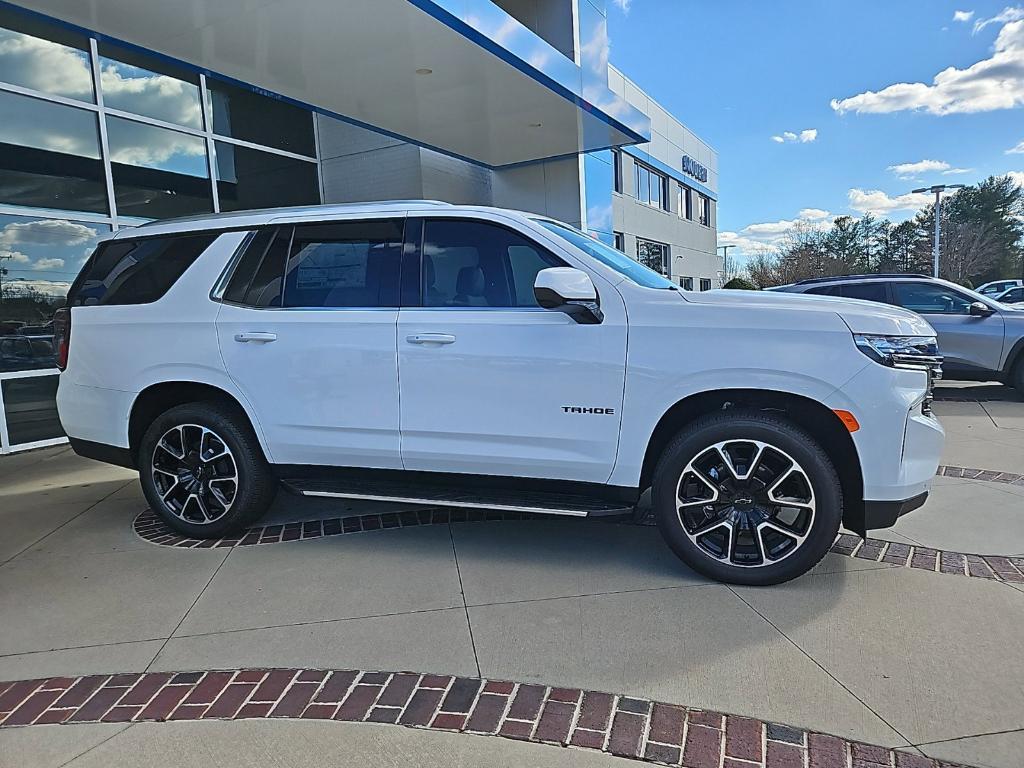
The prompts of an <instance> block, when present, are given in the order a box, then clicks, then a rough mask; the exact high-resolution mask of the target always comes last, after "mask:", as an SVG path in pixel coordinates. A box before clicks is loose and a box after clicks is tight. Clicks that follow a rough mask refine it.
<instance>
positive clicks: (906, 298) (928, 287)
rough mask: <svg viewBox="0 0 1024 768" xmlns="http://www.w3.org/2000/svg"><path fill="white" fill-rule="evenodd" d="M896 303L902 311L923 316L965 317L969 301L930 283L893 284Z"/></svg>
mask: <svg viewBox="0 0 1024 768" xmlns="http://www.w3.org/2000/svg"><path fill="white" fill-rule="evenodd" d="M893 290H894V291H895V293H896V303H897V304H899V305H900V306H901V307H903V308H904V309H909V310H912V311H914V312H921V313H923V314H938V315H967V314H970V306H971V300H970V299H968V298H967V297H966V296H964V295H963V294H962V293H959V292H957V291H954V290H952V289H951V288H947V287H946V286H944V285H939V284H932V283H894V284H893Z"/></svg>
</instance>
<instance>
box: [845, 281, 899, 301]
mask: <svg viewBox="0 0 1024 768" xmlns="http://www.w3.org/2000/svg"><path fill="white" fill-rule="evenodd" d="M839 295H840V296H842V297H844V298H847V299H864V300H865V301H877V302H879V303H881V304H886V303H888V301H889V297H888V295H887V294H886V292H885V283H879V282H874V283H844V284H843V290H842V292H841V293H840V294H839Z"/></svg>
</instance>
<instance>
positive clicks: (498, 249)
mask: <svg viewBox="0 0 1024 768" xmlns="http://www.w3.org/2000/svg"><path fill="white" fill-rule="evenodd" d="M68 303H69V308H68V309H65V310H61V311H60V313H59V315H58V317H57V318H56V320H57V322H56V326H57V328H56V331H57V343H56V346H57V355H58V359H59V362H60V364H61V366H62V367H63V368H64V373H63V374H62V375H61V377H60V389H59V392H58V397H57V401H58V407H59V410H60V417H61V421H62V422H63V425H64V428H65V429H66V431H67V433H68V435H69V437H70V439H71V444H72V446H73V447H74V449H75V450H76V451H77V452H78V453H80V454H82V455H84V456H89V457H93V458H97V459H101V460H106V461H109V462H113V463H118V464H122V465H125V466H130V467H135V468H138V470H139V473H140V476H141V480H142V487H143V489H144V491H145V494H146V498H147V499H148V501H149V503H150V504H151V506H152V508H153V509H154V510H155V511H156V512H157V513H158V514H159V515H160V516H161V517H162V518H163V519H164V520H165V521H166V522H167V524H168V525H170V526H171V527H172V528H174V529H176V530H177V531H180V532H182V533H185V534H187V535H189V536H192V537H213V536H223V535H225V534H227V533H229V532H233V531H238V530H240V529H242V528H243V527H245V526H247V525H249V524H251V523H252V522H253V521H255V520H256V519H258V518H259V517H260V516H261V515H262V514H263V513H264V511H265V510H266V509H267V507H268V506H269V504H270V503H271V500H272V499H273V498H274V494H275V492H276V490H277V488H278V486H279V485H280V484H283V485H284V486H285V487H286V488H288V489H289V490H291V491H292V492H297V493H300V494H303V495H307V496H326V497H342V498H358V499H385V500H399V501H402V502H406V503H423V504H430V505H450V506H473V507H484V508H490V509H499V510H519V511H526V512H534V513H548V514H554V515H575V516H598V515H613V514H616V515H622V514H629V513H630V511H631V510H632V509H633V508H634V507H635V505H636V503H637V500H638V498H639V496H640V495H641V493H642V492H643V491H645V490H646V489H648V488H651V489H652V490H653V495H652V499H653V510H654V514H655V516H656V518H657V522H658V525H659V527H660V529H661V532H662V534H663V536H664V538H665V540H666V541H667V542H668V544H669V546H670V547H671V548H672V549H673V550H674V551H675V553H676V554H677V555H678V556H679V557H680V558H681V559H682V560H684V561H685V562H686V563H687V564H688V565H690V566H692V567H693V568H694V569H696V570H698V571H700V572H702V573H704V574H706V575H709V576H711V577H713V578H716V579H720V580H723V581H728V582H735V583H742V584H771V583H778V582H781V581H785V580H788V579H791V578H793V577H795V576H797V575H799V574H802V573H804V572H805V571H807V570H808V569H809V568H811V567H812V566H813V565H814V564H815V563H817V562H818V561H819V560H820V559H821V558H822V557H823V556H824V554H825V553H826V552H827V551H828V549H829V546H830V545H831V544H832V542H833V539H834V537H835V535H836V532H837V531H838V529H839V527H840V524H843V525H845V526H846V527H847V528H848V529H851V530H854V531H857V532H860V533H861V534H863V533H864V532H865V531H866V530H867V529H869V528H879V527H886V526H890V525H892V524H893V523H894V522H895V521H896V519H897V517H899V516H900V515H902V514H905V513H906V512H909V511H910V510H913V509H915V508H917V507H919V506H920V505H921V504H923V503H924V500H925V497H926V496H927V490H928V484H929V480H930V478H931V477H932V476H933V475H934V474H935V471H936V468H937V465H938V461H939V455H940V452H941V449H942V443H943V432H942V428H941V427H940V426H939V424H938V422H937V421H936V420H935V418H934V417H933V416H932V415H931V412H930V407H929V406H930V402H931V395H930V390H931V383H932V378H933V375H934V373H935V371H936V369H937V366H938V364H939V362H940V360H941V359H940V358H939V357H938V355H937V349H936V343H935V333H934V331H933V330H932V328H931V327H930V326H929V325H928V324H927V323H926V322H925V321H924V320H922V319H921V318H920V317H918V316H917V315H914V314H912V313H910V312H907V311H904V310H902V309H897V308H894V307H885V306H881V305H878V304H869V303H866V302H860V301H850V300H842V299H832V298H822V297H810V296H799V295H786V294H779V293H752V292H750V293H748V292H742V291H721V292H708V293H690V292H686V291H682V290H680V289H679V288H677V287H676V286H674V285H673V284H672V283H670V282H669V281H668V280H666V279H665V278H663V277H661V276H660V275H657V274H655V273H654V272H652V271H650V270H648V269H646V268H645V267H643V266H641V265H640V264H638V263H636V262H635V261H632V260H631V259H629V258H627V257H626V256H625V255H623V254H622V253H621V252H619V251H617V250H615V249H613V248H610V247H608V246H606V245H604V244H602V243H600V242H598V241H596V240H594V239H592V238H590V237H588V236H587V235H585V234H583V233H582V232H580V231H578V230H576V229H573V228H572V227H569V226H567V225H565V224H562V223H559V222H557V221H552V220H550V219H546V218H543V217H539V216H536V215H533V214H528V213H519V212H514V211H506V210H498V209H494V208H482V207H466V206H450V205H446V204H442V203H432V202H427V201H411V202H410V201H406V202H391V203H379V204H366V205H347V206H321V207H310V208H301V209H280V210H275V211H255V212H246V213H238V214H230V215H219V216H206V217H201V218H195V219H187V220H177V221H168V222H162V223H153V224H146V225H143V226H140V227H136V228H132V229H122V230H120V231H118V232H117V233H116V234H115V235H113V236H112V237H111V238H109V239H107V240H106V241H105V242H103V243H101V244H100V245H99V247H98V249H97V250H96V253H95V254H94V255H93V256H92V257H91V258H90V259H89V261H88V262H87V264H86V265H85V267H84V269H83V271H82V274H81V275H79V277H78V279H77V280H76V281H75V283H74V285H73V286H72V289H71V292H70V295H69V302H68Z"/></svg>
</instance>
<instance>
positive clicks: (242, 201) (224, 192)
mask: <svg viewBox="0 0 1024 768" xmlns="http://www.w3.org/2000/svg"><path fill="white" fill-rule="evenodd" d="M217 195H218V196H219V198H220V209H221V210H222V211H240V210H246V209H249V208H275V207H279V206H283V205H309V204H316V203H319V202H320V184H319V181H318V179H317V172H316V163H312V162H307V161H305V160H296V159H295V158H292V157H282V156H281V155H275V154H272V153H270V152H260V151H259V150H256V149H249V148H248V147H239V146H236V145H234V144H228V143H227V142H226V141H218V142H217Z"/></svg>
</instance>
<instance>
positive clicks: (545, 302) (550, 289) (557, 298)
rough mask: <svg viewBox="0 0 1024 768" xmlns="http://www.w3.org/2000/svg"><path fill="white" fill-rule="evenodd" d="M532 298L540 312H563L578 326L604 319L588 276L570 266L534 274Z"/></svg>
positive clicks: (551, 268) (550, 268)
mask: <svg viewBox="0 0 1024 768" xmlns="http://www.w3.org/2000/svg"><path fill="white" fill-rule="evenodd" d="M533 295H534V297H535V298H536V299H537V303H538V304H540V306H542V307H544V309H553V310H556V311H558V312H565V314H567V315H568V316H569V317H571V318H572V319H573V320H575V321H576V322H577V323H580V324H581V325H596V324H597V323H600V322H601V321H603V320H604V313H603V312H602V311H601V305H600V304H599V303H598V300H597V289H596V288H595V287H594V282H593V280H591V279H590V275H588V274H587V273H586V272H584V271H583V270H580V269H574V268H573V267H549V268H548V269H542V270H541V271H540V272H538V273H537V279H536V280H535V281H534V283H533Z"/></svg>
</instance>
